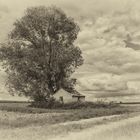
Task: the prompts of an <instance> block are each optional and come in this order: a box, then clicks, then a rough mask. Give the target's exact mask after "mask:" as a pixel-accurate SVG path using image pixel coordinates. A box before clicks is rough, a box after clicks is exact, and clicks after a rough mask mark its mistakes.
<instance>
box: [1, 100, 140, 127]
mask: <svg viewBox="0 0 140 140" xmlns="http://www.w3.org/2000/svg"><path fill="white" fill-rule="evenodd" d="M28 105H29V103H0V126H1V128H17V127H25V126H31V125H34V126H42V125H46V124H48V125H51V124H58V123H62V122H67V121H77V120H81V119H89V118H94V117H101V116H109V115H118V114H125V113H131V112H135V111H138V110H134V108H133V107H125V106H124V107H123V106H114V107H97V108H81V109H65V110H64V109H40V108H32V107H29V106H28ZM135 109H136V108H135Z"/></svg>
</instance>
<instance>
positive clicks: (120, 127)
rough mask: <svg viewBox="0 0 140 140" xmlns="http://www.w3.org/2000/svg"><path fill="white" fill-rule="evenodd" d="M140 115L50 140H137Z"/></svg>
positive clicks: (139, 129)
mask: <svg viewBox="0 0 140 140" xmlns="http://www.w3.org/2000/svg"><path fill="white" fill-rule="evenodd" d="M139 139H140V115H139V116H135V117H132V118H129V119H125V120H121V121H117V122H112V123H109V124H103V125H97V126H95V127H93V128H89V129H85V130H82V131H80V132H73V133H69V135H61V136H59V137H55V138H53V139H51V140H139Z"/></svg>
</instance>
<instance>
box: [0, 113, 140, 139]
mask: <svg viewBox="0 0 140 140" xmlns="http://www.w3.org/2000/svg"><path fill="white" fill-rule="evenodd" d="M129 117H130V116H129ZM121 118H122V116H120V115H117V116H115V115H114V116H108V117H99V118H92V119H87V120H80V121H73V122H67V123H60V124H57V125H52V126H47V125H43V126H34V125H33V126H30V127H24V128H14V129H11V128H9V129H1V130H0V140H19V139H20V140H139V138H140V133H139V132H140V115H137V116H135V117H134V116H133V117H132V116H131V117H130V118H127V117H126V118H127V119H125V118H123V119H121ZM120 119H121V120H120ZM79 124H80V125H81V126H85V125H87V126H88V125H89V124H90V128H88V127H87V128H86V127H85V128H86V129H83V128H82V130H79V131H77V132H75V131H72V129H73V130H74V128H73V127H77V126H78V125H79ZM91 126H92V127H91ZM56 130H57V135H54V134H55V133H53V131H56ZM66 130H68V131H66ZM52 134H53V135H52Z"/></svg>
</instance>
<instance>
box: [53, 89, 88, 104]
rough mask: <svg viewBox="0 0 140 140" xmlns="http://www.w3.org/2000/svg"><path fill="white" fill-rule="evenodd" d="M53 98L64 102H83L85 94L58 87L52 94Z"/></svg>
mask: <svg viewBox="0 0 140 140" xmlns="http://www.w3.org/2000/svg"><path fill="white" fill-rule="evenodd" d="M54 98H55V99H56V100H57V101H60V102H64V103H69V102H79V101H80V102H84V101H85V96H84V95H82V94H80V93H79V92H77V91H73V92H71V93H70V92H68V91H66V90H64V89H60V90H59V91H57V92H56V93H55V94H54Z"/></svg>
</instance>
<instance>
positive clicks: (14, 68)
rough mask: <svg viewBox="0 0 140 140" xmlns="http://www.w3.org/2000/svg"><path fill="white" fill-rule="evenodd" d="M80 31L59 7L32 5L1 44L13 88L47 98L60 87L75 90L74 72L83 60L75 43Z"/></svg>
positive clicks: (30, 94) (33, 95)
mask: <svg viewBox="0 0 140 140" xmlns="http://www.w3.org/2000/svg"><path fill="white" fill-rule="evenodd" d="M78 32H79V26H78V25H77V24H76V23H75V22H74V20H73V19H72V18H70V17H67V16H66V14H65V13H64V12H63V11H62V10H61V9H59V8H56V7H48V8H47V7H32V8H28V9H27V10H26V12H25V15H24V16H23V17H22V18H21V19H19V20H17V21H16V22H15V23H14V28H13V30H12V31H11V33H10V34H9V38H8V41H7V42H6V43H4V44H3V45H2V47H1V48H0V57H1V60H2V61H3V64H4V66H5V68H6V71H7V73H8V75H9V77H8V85H9V88H10V90H11V91H12V92H16V93H18V94H23V95H25V96H29V97H31V98H32V99H34V100H45V99H46V97H50V95H51V94H52V95H53V94H55V92H56V91H58V90H59V89H60V88H65V89H71V90H72V89H73V88H74V84H75V82H76V80H75V79H71V78H70V76H71V74H72V73H73V72H74V71H75V68H77V67H79V66H80V65H82V63H83V58H82V55H81V50H80V49H79V48H78V47H76V46H75V45H74V41H75V40H76V38H77V35H78Z"/></svg>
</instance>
